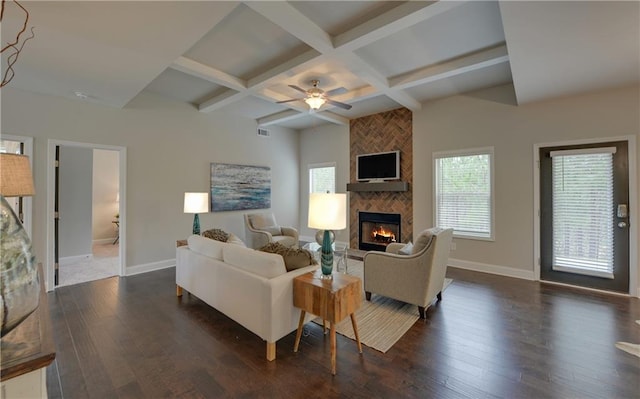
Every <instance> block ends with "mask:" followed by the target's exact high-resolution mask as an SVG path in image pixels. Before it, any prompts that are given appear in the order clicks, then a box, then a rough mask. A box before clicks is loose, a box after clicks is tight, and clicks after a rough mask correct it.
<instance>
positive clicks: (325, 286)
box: [293, 270, 362, 375]
mask: <svg viewBox="0 0 640 399" xmlns="http://www.w3.org/2000/svg"><path fill="white" fill-rule="evenodd" d="M321 274H322V273H321V271H320V270H317V271H315V272H309V273H306V274H303V275H301V276H298V277H296V278H294V279H293V305H294V306H295V307H297V308H300V309H301V311H300V322H299V323H298V332H297V333H296V343H295V345H294V347H293V351H294V352H297V351H298V345H299V344H300V336H301V335H302V327H303V325H304V316H305V314H306V312H309V313H312V314H314V315H317V316H320V317H322V320H323V325H324V321H325V320H326V321H329V323H330V328H331V331H330V337H331V374H333V375H335V374H336V323H338V322H340V321H341V320H342V319H344V318H345V317H347V316H350V317H351V325H352V326H353V333H354V334H355V336H356V342H357V343H358V351H359V352H360V353H362V344H361V343H360V336H359V335H358V326H357V324H356V317H355V311H356V310H358V309H359V308H360V306H361V305H362V280H360V279H359V278H358V277H354V276H350V275H348V274H343V273H333V279H331V280H325V279H321V278H320V276H321Z"/></svg>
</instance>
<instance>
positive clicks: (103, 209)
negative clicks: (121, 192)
mask: <svg viewBox="0 0 640 399" xmlns="http://www.w3.org/2000/svg"><path fill="white" fill-rule="evenodd" d="M118 155H119V154H118V152H117V151H110V150H96V149H94V150H93V228H92V237H93V240H94V241H98V242H100V241H105V240H106V241H113V240H114V239H115V238H116V237H117V234H118V232H117V230H116V226H115V225H114V224H113V223H112V222H113V221H114V220H116V214H118V203H117V198H118V183H119V176H118V174H119V173H120V172H119V170H120V165H119V162H120V161H119V156H118Z"/></svg>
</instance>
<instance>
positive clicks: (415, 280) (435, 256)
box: [364, 228, 453, 319]
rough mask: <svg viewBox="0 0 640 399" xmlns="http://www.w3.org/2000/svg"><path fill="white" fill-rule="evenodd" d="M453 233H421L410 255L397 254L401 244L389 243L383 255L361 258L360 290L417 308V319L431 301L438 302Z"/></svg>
mask: <svg viewBox="0 0 640 399" xmlns="http://www.w3.org/2000/svg"><path fill="white" fill-rule="evenodd" d="M452 236H453V229H440V228H431V229H427V230H424V231H422V232H421V233H420V234H419V235H418V237H417V238H416V240H415V243H414V244H413V249H412V252H411V254H410V255H401V254H398V250H400V249H401V248H402V247H403V246H404V244H398V243H392V244H389V245H388V246H387V249H386V252H380V251H370V252H367V253H366V254H365V255H364V290H365V296H366V298H367V300H368V301H370V300H371V293H374V294H379V295H383V296H386V297H389V298H393V299H397V300H399V301H402V302H407V303H410V304H413V305H417V306H418V311H419V312H420V318H421V319H424V311H425V309H426V308H427V307H428V306H429V305H430V304H431V302H432V301H433V298H435V297H437V298H438V300H439V301H440V300H442V287H443V285H444V277H445V273H446V271H447V261H448V259H449V249H450V247H451V239H452Z"/></svg>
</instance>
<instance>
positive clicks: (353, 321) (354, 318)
mask: <svg viewBox="0 0 640 399" xmlns="http://www.w3.org/2000/svg"><path fill="white" fill-rule="evenodd" d="M351 326H352V327H353V334H354V335H355V336H356V342H357V343H358V351H359V352H360V353H362V344H361V343H360V336H359V335H358V325H357V324H356V314H355V313H351Z"/></svg>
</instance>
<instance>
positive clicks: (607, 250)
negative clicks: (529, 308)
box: [551, 147, 615, 278]
mask: <svg viewBox="0 0 640 399" xmlns="http://www.w3.org/2000/svg"><path fill="white" fill-rule="evenodd" d="M614 153H615V147H612V148H608V147H607V148H590V149H585V150H567V151H552V152H551V157H552V179H553V183H552V184H553V188H552V191H553V265H552V267H553V270H559V271H565V272H570V273H578V274H585V275H590V276H597V277H605V278H613V254H614V245H613V229H614V226H613V224H614V218H613V208H614V204H613V154H614Z"/></svg>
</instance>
